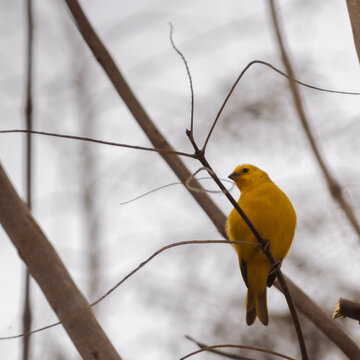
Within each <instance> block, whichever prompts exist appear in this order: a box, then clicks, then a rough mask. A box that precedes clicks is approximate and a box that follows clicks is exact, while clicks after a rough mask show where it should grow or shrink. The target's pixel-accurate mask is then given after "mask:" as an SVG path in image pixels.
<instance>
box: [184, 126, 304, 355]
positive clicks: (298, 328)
mask: <svg viewBox="0 0 360 360" xmlns="http://www.w3.org/2000/svg"><path fill="white" fill-rule="evenodd" d="M187 135H188V137H189V140H190V142H191V144H192V145H193V147H194V150H195V155H196V156H197V158H198V160H199V161H200V162H201V164H202V165H203V166H204V167H205V168H206V169H208V173H209V175H210V176H211V177H212V178H213V179H214V181H215V183H216V184H217V185H218V186H219V188H220V189H221V190H222V191H223V192H224V194H225V196H226V197H227V198H228V200H229V201H230V203H231V204H232V205H233V207H234V208H235V209H236V211H237V212H238V213H239V215H240V216H241V217H242V219H243V220H244V222H245V223H246V225H247V226H248V227H249V229H250V230H251V232H252V233H253V234H254V236H255V238H256V240H257V241H258V243H259V245H260V246H261V248H262V250H263V252H264V254H265V255H266V257H267V258H268V260H269V262H270V264H271V265H274V264H275V263H276V260H275V258H274V256H273V254H272V253H271V250H270V246H269V242H268V240H266V239H264V238H263V237H262V236H261V234H260V233H259V231H258V230H257V229H256V227H255V226H254V224H253V223H252V222H251V220H250V219H249V218H248V217H247V215H246V214H245V213H244V211H243V210H242V209H241V207H240V206H239V204H238V203H237V202H236V200H235V199H234V198H233V197H232V196H231V194H230V193H229V192H228V191H227V189H226V188H225V186H224V185H223V184H222V182H221V181H220V180H219V178H218V177H217V175H216V173H215V172H214V171H213V170H212V167H211V166H210V164H209V162H208V161H207V160H206V158H205V154H204V152H203V151H201V150H200V149H199V148H198V146H197V144H196V143H195V140H194V138H193V136H192V134H191V132H190V131H187ZM276 276H277V278H278V279H279V282H280V285H281V288H282V289H283V294H284V295H285V299H286V302H287V304H288V307H289V311H290V314H291V317H292V319H293V322H294V327H295V331H296V335H297V337H298V341H299V346H300V350H301V354H302V358H303V360H307V359H308V355H307V351H306V345H305V340H304V336H303V333H302V329H301V326H300V321H299V318H298V316H297V312H296V308H295V305H294V302H293V299H292V297H291V294H290V291H289V289H288V287H287V285H286V281H285V278H284V277H283V274H282V272H281V271H280V270H279V271H278V272H277V274H276Z"/></svg>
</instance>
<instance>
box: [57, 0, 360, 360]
mask: <svg viewBox="0 0 360 360" xmlns="http://www.w3.org/2000/svg"><path fill="white" fill-rule="evenodd" d="M64 1H65V2H66V3H67V5H68V7H69V9H70V11H71V13H72V15H73V17H74V20H75V22H76V24H77V26H78V28H79V31H80V32H81V34H82V36H83V38H84V40H85V41H86V43H87V44H88V46H89V47H90V48H91V50H92V52H93V54H94V56H95V58H96V59H97V60H98V62H99V63H100V65H101V66H102V67H103V69H104V70H105V72H106V74H107V75H108V77H109V79H110V81H111V82H112V83H113V85H114V87H115V88H116V89H117V91H118V93H119V95H120V96H121V97H122V98H123V100H124V102H125V103H126V104H127V106H128V107H129V109H131V112H132V113H133V115H134V117H135V119H136V120H137V121H138V122H139V124H142V125H141V126H142V127H143V129H144V131H145V132H146V134H147V135H148V137H149V139H150V140H151V141H152V143H153V144H154V145H155V147H157V148H159V147H170V145H169V144H168V143H167V142H166V141H165V139H164V138H163V136H162V135H161V133H160V132H159V131H158V130H157V129H156V127H155V125H154V124H153V122H152V121H151V120H150V119H149V117H148V115H147V114H146V113H145V111H144V110H143V108H142V106H141V105H140V104H139V102H138V100H137V99H136V98H135V96H134V95H133V93H132V92H131V89H130V87H129V86H128V85H127V84H126V82H125V80H124V78H123V77H122V75H121V74H120V71H119V69H118V68H117V67H116V65H115V62H114V61H113V59H112V58H111V56H110V54H109V52H108V51H107V50H106V48H105V47H104V45H103V44H102V42H101V41H100V39H99V37H98V36H97V34H96V33H95V31H94V30H93V28H92V27H91V25H90V23H89V21H88V20H87V19H86V17H85V15H84V13H83V11H82V9H81V7H80V5H79V3H78V2H77V1H76V0H64ZM163 158H164V159H165V161H167V162H168V164H169V166H170V167H171V168H172V169H173V171H174V172H175V173H176V174H177V176H178V177H179V179H180V180H181V181H182V182H183V183H185V182H186V179H187V178H188V177H189V176H191V172H190V171H189V170H188V169H187V168H186V167H185V166H184V164H183V163H182V161H181V160H180V159H179V158H178V156H175V155H168V156H163ZM192 184H193V185H194V186H196V187H197V188H200V185H199V184H194V182H193V183H192ZM192 195H193V196H194V198H195V200H196V201H197V202H198V203H199V205H200V206H201V207H202V208H203V210H204V211H205V212H206V214H207V215H208V216H209V218H210V219H211V221H212V222H213V223H214V225H215V226H216V228H217V229H218V231H219V232H220V234H222V235H223V236H224V237H226V233H225V220H226V217H225V215H224V214H223V213H222V212H221V211H220V209H219V208H218V207H217V206H216V205H215V204H214V202H213V201H212V200H211V199H210V198H209V196H208V195H207V194H206V193H205V192H196V193H192ZM287 281H289V280H288V279H287ZM292 285H293V286H292V289H291V293H293V291H294V289H296V291H297V294H302V295H303V297H302V300H301V301H300V300H299V297H297V296H293V298H294V302H295V305H296V306H297V307H298V308H299V309H300V311H302V312H303V310H302V309H303V308H304V306H305V307H306V306H307V316H308V317H309V319H310V320H311V321H313V322H314V323H315V325H316V326H317V323H316V320H313V319H316V318H317V317H316V313H315V311H312V310H311V308H312V305H313V302H312V301H310V299H309V301H308V302H306V301H307V299H308V297H307V296H306V295H305V294H304V293H303V292H302V291H301V290H300V289H299V288H298V287H296V286H295V285H294V284H292ZM303 301H304V302H305V304H304V303H302V302H303ZM329 322H330V323H331V324H332V323H333V321H332V320H331V319H330V321H329V319H327V318H325V319H324V323H325V325H329V326H323V327H321V328H320V329H321V330H322V331H323V332H324V333H325V335H327V336H328V337H329V338H331V339H332V340H333V341H334V342H335V340H334V336H333V335H334V334H336V335H338V332H332V331H333V328H332V327H331V326H330V324H328V323H329ZM338 330H339V331H340V332H341V333H342V335H341V337H343V338H346V339H347V340H348V341H349V342H347V344H348V345H349V346H350V344H351V346H352V350H353V351H354V353H355V352H356V351H357V355H358V358H360V348H358V347H357V345H356V344H355V343H354V342H353V341H352V340H351V339H350V338H349V337H348V336H347V335H346V333H345V332H343V331H342V330H341V329H338ZM335 343H336V344H337V345H338V346H339V347H341V346H346V345H344V344H343V343H342V342H341V341H340V342H335ZM341 349H342V350H343V351H344V352H345V351H348V349H347V348H341ZM354 359H355V357H354Z"/></svg>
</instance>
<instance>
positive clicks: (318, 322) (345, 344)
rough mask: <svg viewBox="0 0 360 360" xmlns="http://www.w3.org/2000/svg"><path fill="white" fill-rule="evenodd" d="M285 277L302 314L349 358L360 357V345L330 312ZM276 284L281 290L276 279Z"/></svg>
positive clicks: (353, 359) (354, 359)
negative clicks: (333, 318) (359, 345)
mask: <svg viewBox="0 0 360 360" xmlns="http://www.w3.org/2000/svg"><path fill="white" fill-rule="evenodd" d="M284 277H285V279H286V283H287V285H288V287H289V290H290V292H291V295H292V297H293V299H294V302H295V304H296V307H297V308H298V309H299V310H300V311H301V312H302V314H303V315H305V316H306V317H307V318H308V319H309V320H310V321H311V322H313V323H314V325H315V326H316V327H317V328H318V329H319V330H321V331H322V332H323V333H324V335H326V336H327V337H328V338H329V339H330V340H331V341H332V342H333V343H334V344H336V345H337V346H338V348H339V349H341V350H342V351H343V353H344V354H345V355H346V356H347V357H348V358H349V359H352V360H357V359H360V348H359V347H358V345H357V344H356V343H355V342H354V341H353V340H352V339H351V338H350V337H349V336H348V335H347V334H346V333H345V332H344V331H343V330H342V328H341V327H340V326H339V325H338V324H337V323H336V322H335V321H334V320H332V318H331V316H330V315H329V314H327V313H326V312H325V311H324V310H323V309H322V308H320V307H319V306H318V305H317V304H316V303H315V302H314V301H313V300H312V299H310V297H309V296H307V295H306V294H305V293H304V292H302V291H301V290H300V289H299V288H298V287H297V286H296V285H295V284H294V283H293V282H292V281H291V280H290V279H289V278H288V277H286V276H285V275H284ZM274 285H275V286H276V287H277V288H278V289H279V290H280V291H281V287H280V286H279V283H278V282H277V281H275V283H274Z"/></svg>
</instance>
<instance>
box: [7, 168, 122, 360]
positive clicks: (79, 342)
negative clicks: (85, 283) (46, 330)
mask: <svg viewBox="0 0 360 360" xmlns="http://www.w3.org/2000/svg"><path fill="white" fill-rule="evenodd" d="M0 223H1V225H2V226H3V228H4V230H5V231H6V233H7V234H8V236H9V238H10V239H11V241H12V242H13V244H14V245H15V247H16V249H17V251H18V253H19V255H20V257H21V258H22V260H23V261H24V263H25V264H26V266H27V268H28V270H29V272H30V274H31V276H32V277H33V278H34V279H35V280H36V281H37V283H38V284H39V286H40V288H41V290H42V291H43V293H44V295H45V296H46V298H47V300H48V302H49V304H50V305H51V307H52V308H53V309H54V311H55V312H56V314H57V316H58V317H59V319H60V320H61V321H62V320H63V326H64V328H65V330H66V331H67V333H68V335H69V337H70V338H71V340H72V342H73V343H74V345H75V346H76V348H77V350H78V352H79V354H80V355H81V357H82V358H83V359H109V360H112V359H114V360H115V359H116V360H119V359H121V358H120V356H119V355H118V354H117V352H116V350H115V348H114V347H113V345H112V344H111V342H110V341H109V339H108V338H107V336H106V334H105V333H104V331H103V329H102V328H101V326H100V325H99V323H98V322H97V320H96V318H95V316H94V314H93V312H92V311H91V309H90V308H89V304H88V302H87V301H86V299H85V297H84V296H83V295H82V294H81V292H80V291H79V289H78V288H77V286H76V284H75V283H74V281H73V280H72V278H71V277H70V275H69V273H68V272H67V270H66V268H65V266H64V264H63V263H62V261H61V259H60V257H59V256H58V254H57V253H56V251H55V249H54V248H53V247H52V245H51V244H50V242H49V241H48V240H47V238H46V237H45V235H44V233H43V232H42V231H41V229H40V227H39V226H38V224H37V223H36V222H35V220H34V218H33V217H32V215H31V213H30V210H29V209H28V207H27V205H26V204H25V203H24V202H23V201H22V200H21V199H20V197H19V196H18V194H17V193H16V191H15V189H14V187H13V186H12V184H11V183H10V180H9V179H8V177H7V176H6V173H5V171H4V170H3V168H2V166H1V164H0ZM84 309H87V310H84ZM76 313H78V314H77V316H72V317H69V315H70V314H76Z"/></svg>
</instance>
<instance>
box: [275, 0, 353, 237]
mask: <svg viewBox="0 0 360 360" xmlns="http://www.w3.org/2000/svg"><path fill="white" fill-rule="evenodd" d="M269 5H270V12H271V18H272V22H273V25H274V29H275V33H276V39H277V42H278V45H279V49H280V53H281V58H282V61H283V64H284V67H285V69H286V72H287V74H288V76H289V86H290V90H291V93H292V96H293V101H294V105H295V109H296V111H297V113H298V116H299V119H300V122H301V124H302V127H303V129H304V131H305V134H306V137H307V138H308V140H309V143H310V146H311V149H312V151H313V153H314V155H315V158H316V160H317V162H318V164H319V166H320V168H321V171H322V173H323V175H324V178H325V180H326V183H327V186H328V188H329V191H330V193H331V195H332V197H333V198H334V199H335V200H336V201H337V202H338V204H339V205H340V207H341V208H342V210H343V211H344V213H345V215H346V217H347V218H348V220H349V222H350V224H351V225H352V227H353V229H354V230H355V231H356V233H357V234H358V236H359V237H360V225H359V222H358V220H357V218H356V216H355V214H354V211H353V209H352V207H351V206H350V204H349V203H348V201H347V199H346V198H345V196H344V192H343V189H342V188H341V186H340V185H339V183H338V182H337V180H336V179H335V178H334V177H333V175H332V174H331V171H330V169H329V167H328V166H327V164H326V161H325V159H324V156H323V155H322V154H321V151H320V148H319V145H318V144H317V142H316V140H315V137H314V135H313V133H312V130H311V128H310V124H309V121H308V118H307V116H306V114H305V110H304V106H303V103H302V100H301V96H300V93H299V89H298V86H297V84H296V83H295V81H294V80H293V79H295V75H294V71H293V68H292V65H291V62H290V59H289V56H288V54H287V51H286V49H285V44H284V41H283V35H282V33H281V30H280V24H279V20H278V15H277V11H276V8H275V5H274V1H273V0H269Z"/></svg>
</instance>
